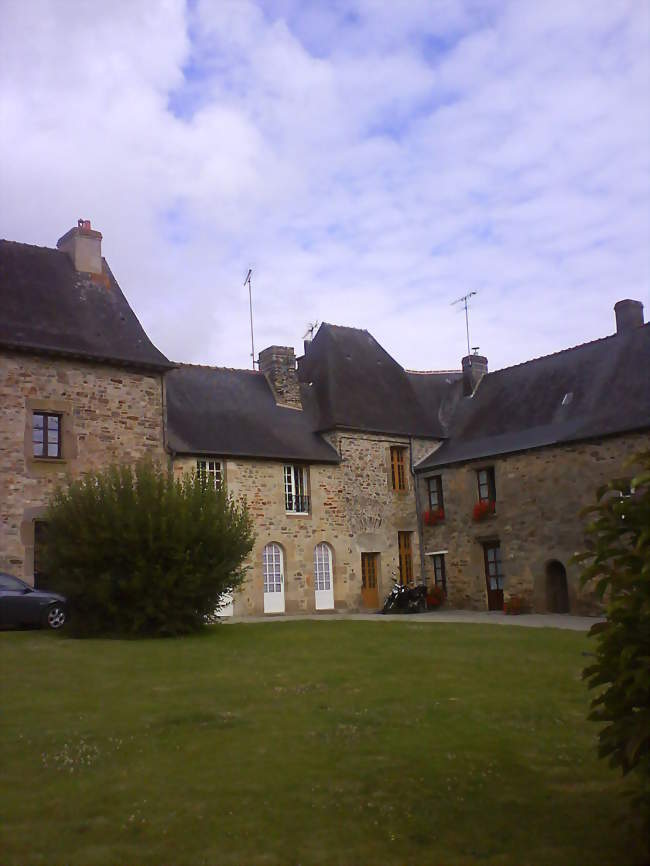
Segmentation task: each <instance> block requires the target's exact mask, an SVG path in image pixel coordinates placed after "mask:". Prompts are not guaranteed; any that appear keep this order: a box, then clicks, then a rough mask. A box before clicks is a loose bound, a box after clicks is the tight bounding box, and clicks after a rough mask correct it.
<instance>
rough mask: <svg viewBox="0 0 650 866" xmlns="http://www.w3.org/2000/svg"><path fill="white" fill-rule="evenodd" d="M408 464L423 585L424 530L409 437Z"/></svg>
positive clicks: (410, 438)
mask: <svg viewBox="0 0 650 866" xmlns="http://www.w3.org/2000/svg"><path fill="white" fill-rule="evenodd" d="M409 463H410V469H411V476H412V477H413V491H414V493H415V517H416V520H417V523H418V545H419V548H420V583H424V537H423V536H424V530H423V528H422V519H421V518H422V514H421V510H422V509H421V506H420V488H419V483H418V477H417V475H416V474H415V470H414V468H413V437H412V436H409Z"/></svg>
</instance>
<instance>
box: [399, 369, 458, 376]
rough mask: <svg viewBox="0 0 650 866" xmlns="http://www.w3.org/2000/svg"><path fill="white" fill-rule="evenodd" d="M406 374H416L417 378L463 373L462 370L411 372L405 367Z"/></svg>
mask: <svg viewBox="0 0 650 866" xmlns="http://www.w3.org/2000/svg"><path fill="white" fill-rule="evenodd" d="M404 372H405V373H415V375H416V376H431V375H434V374H436V375H443V374H445V373H462V372H463V371H462V370H409V369H408V368H407V367H404Z"/></svg>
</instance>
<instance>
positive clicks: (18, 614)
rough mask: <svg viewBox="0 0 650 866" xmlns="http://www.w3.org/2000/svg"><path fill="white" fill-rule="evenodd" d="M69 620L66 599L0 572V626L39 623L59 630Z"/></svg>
mask: <svg viewBox="0 0 650 866" xmlns="http://www.w3.org/2000/svg"><path fill="white" fill-rule="evenodd" d="M67 619H68V608H67V604H66V600H65V598H64V597H63V596H62V595H59V594H58V593H56V592H49V591H48V590H46V589H34V587H33V586H29V584H27V583H25V581H23V580H20V578H18V577H14V576H13V574H6V573H5V572H2V571H0V626H2V627H6V626H10V625H13V626H30V625H31V626H42V627H43V628H53V629H58V628H61V627H62V626H64V625H65V623H66V621H67Z"/></svg>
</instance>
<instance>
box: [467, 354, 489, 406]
mask: <svg viewBox="0 0 650 866" xmlns="http://www.w3.org/2000/svg"><path fill="white" fill-rule="evenodd" d="M462 365H463V394H464V395H465V397H471V396H472V394H473V393H474V391H476V388H477V386H478V383H479V382H480V381H481V379H482V378H483V376H485V374H486V373H487V371H488V360H487V358H486V357H485V356H484V355H465V357H464V358H463V360H462Z"/></svg>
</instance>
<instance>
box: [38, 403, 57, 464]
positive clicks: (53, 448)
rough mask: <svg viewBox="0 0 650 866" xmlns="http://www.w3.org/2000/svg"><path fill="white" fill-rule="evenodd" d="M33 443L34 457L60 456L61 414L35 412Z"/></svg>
mask: <svg viewBox="0 0 650 866" xmlns="http://www.w3.org/2000/svg"><path fill="white" fill-rule="evenodd" d="M32 444H33V449H34V457H60V456H61V416H60V415H58V414H54V413H53V412H34V419H33V425H32Z"/></svg>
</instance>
